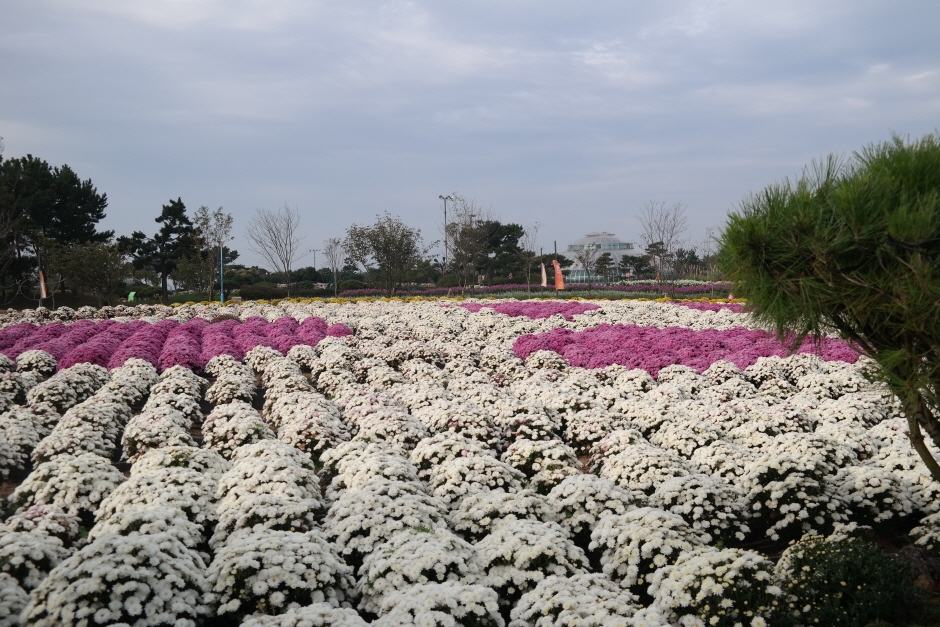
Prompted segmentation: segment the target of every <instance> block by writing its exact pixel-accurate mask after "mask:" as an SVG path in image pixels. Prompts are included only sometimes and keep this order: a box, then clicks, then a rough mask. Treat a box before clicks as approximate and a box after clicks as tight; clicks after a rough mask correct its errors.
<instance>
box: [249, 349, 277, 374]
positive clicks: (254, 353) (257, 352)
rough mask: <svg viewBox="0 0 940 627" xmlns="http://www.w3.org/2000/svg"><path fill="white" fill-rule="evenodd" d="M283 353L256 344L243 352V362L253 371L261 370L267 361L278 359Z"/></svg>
mask: <svg viewBox="0 0 940 627" xmlns="http://www.w3.org/2000/svg"><path fill="white" fill-rule="evenodd" d="M282 356H283V355H281V353H280V352H279V351H277V350H276V349H273V348H270V347H269V346H262V345H260V344H259V345H258V346H255V347H254V348H253V349H251V350H250V351H248V352H247V353H245V363H246V364H248V365H249V366H251V369H252V370H254V371H255V372H262V371H263V370H264V368H265V366H267V365H268V363H270V362H272V361H274V360H276V359H280V358H281V357H282Z"/></svg>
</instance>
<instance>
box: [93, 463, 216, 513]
mask: <svg viewBox="0 0 940 627" xmlns="http://www.w3.org/2000/svg"><path fill="white" fill-rule="evenodd" d="M136 505H165V506H169V507H175V508H177V509H180V510H182V511H183V512H184V513H185V514H186V517H187V518H188V519H189V520H190V521H191V522H193V523H195V524H197V525H199V526H200V527H203V526H205V525H207V524H209V523H211V522H214V521H215V520H216V513H215V481H214V480H213V479H212V478H211V477H208V476H206V475H203V474H202V473H199V472H197V471H195V470H190V469H188V468H178V467H170V468H154V469H153V470H151V471H149V472H147V473H144V474H139V475H134V476H132V477H131V478H130V479H128V480H127V481H125V482H124V483H122V484H121V485H120V486H118V487H117V488H116V489H115V490H114V491H113V492H111V494H110V495H108V497H107V498H106V499H104V500H103V501H102V502H101V506H100V507H99V508H98V511H97V512H95V519H96V520H97V521H99V522H100V521H104V520H109V519H111V518H113V517H114V516H119V515H120V512H122V511H124V510H125V509H127V508H129V507H132V506H136Z"/></svg>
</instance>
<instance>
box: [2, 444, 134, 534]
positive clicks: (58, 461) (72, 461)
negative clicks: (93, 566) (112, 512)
mask: <svg viewBox="0 0 940 627" xmlns="http://www.w3.org/2000/svg"><path fill="white" fill-rule="evenodd" d="M123 481H124V475H122V474H121V472H120V471H119V470H118V469H117V468H115V467H114V466H112V465H111V462H109V461H108V460H107V459H105V458H103V457H100V456H98V455H94V454H91V453H86V454H84V455H78V456H76V457H68V456H62V457H57V458H55V459H53V460H52V461H48V462H45V463H42V464H40V465H39V466H38V467H36V468H35V469H34V470H33V472H31V473H29V476H28V477H26V479H25V480H24V481H23V483H21V484H20V485H19V487H17V488H16V490H15V491H14V492H13V494H12V495H11V496H10V503H11V505H12V507H13V509H15V510H17V511H18V512H19V511H23V510H25V509H26V508H28V507H30V506H32V505H36V504H38V503H48V504H50V505H58V506H59V507H61V508H62V509H64V510H65V511H66V512H67V513H69V514H73V515H75V516H79V517H80V518H82V520H83V521H85V522H86V523H90V522H91V519H92V517H93V515H94V512H95V510H97V509H98V505H99V504H100V503H101V501H102V500H104V498H105V497H106V496H108V494H110V493H111V491H112V490H114V489H115V488H116V487H117V486H119V485H120V484H121V483H122V482H123Z"/></svg>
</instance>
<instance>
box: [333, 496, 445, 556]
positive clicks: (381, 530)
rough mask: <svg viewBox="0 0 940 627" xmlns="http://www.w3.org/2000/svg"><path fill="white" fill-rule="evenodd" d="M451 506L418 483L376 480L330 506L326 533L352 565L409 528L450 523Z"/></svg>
mask: <svg viewBox="0 0 940 627" xmlns="http://www.w3.org/2000/svg"><path fill="white" fill-rule="evenodd" d="M446 514H447V506H446V505H445V504H444V503H443V502H441V501H440V500H439V499H436V498H434V497H432V496H430V495H429V494H427V492H426V491H425V488H424V486H423V485H422V484H420V483H417V482H413V481H412V482H403V481H390V480H388V479H385V478H376V479H372V480H371V481H368V482H366V483H364V484H362V485H360V486H359V487H358V488H356V489H355V490H347V491H345V492H343V493H342V494H340V495H339V498H337V499H336V501H335V502H334V503H333V504H332V505H331V506H330V509H329V511H328V512H327V514H326V518H325V519H324V521H323V531H324V532H325V533H326V534H327V536H328V537H329V538H330V540H331V541H332V542H334V543H335V544H336V546H337V547H338V549H339V552H340V554H341V555H342V556H343V557H344V558H345V560H346V562H347V563H349V564H351V565H358V564H361V563H362V559H363V558H364V557H365V556H366V555H368V554H370V553H372V551H373V550H375V548H376V546H377V545H380V544H381V543H382V542H385V541H386V540H387V539H388V538H390V537H391V536H392V535H394V534H395V533H397V532H398V531H401V530H403V529H406V528H411V527H427V528H433V527H437V526H439V525H441V524H442V523H444V521H445V520H446Z"/></svg>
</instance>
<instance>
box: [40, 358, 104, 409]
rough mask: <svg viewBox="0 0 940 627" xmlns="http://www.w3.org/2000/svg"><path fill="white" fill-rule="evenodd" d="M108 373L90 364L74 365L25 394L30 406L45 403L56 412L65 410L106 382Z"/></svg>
mask: <svg viewBox="0 0 940 627" xmlns="http://www.w3.org/2000/svg"><path fill="white" fill-rule="evenodd" d="M108 379H109V377H108V371H107V370H105V369H104V368H102V367H101V366H95V365H92V364H75V365H74V366H72V367H71V368H66V369H65V370H60V371H59V372H57V373H55V374H54V375H52V376H51V377H50V378H49V379H48V380H46V381H43V382H42V383H40V384H38V385H36V386H35V387H33V388H32V389H31V390H30V391H29V392H28V393H27V394H26V401H27V402H28V403H29V404H30V405H35V404H37V403H42V402H47V403H51V404H52V405H53V406H54V407H55V408H56V410H58V411H59V412H64V411H65V410H67V409H69V408H71V407H73V406H74V405H77V404H78V403H81V402H82V401H83V400H85V399H86V398H89V397H90V396H91V395H92V394H94V393H95V392H96V391H97V390H98V389H99V388H100V387H102V386H103V385H104V384H106V383H107V382H108Z"/></svg>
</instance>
